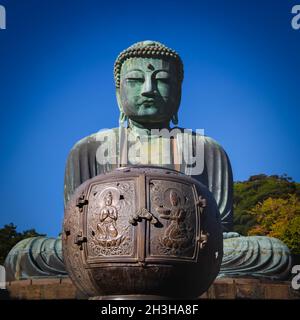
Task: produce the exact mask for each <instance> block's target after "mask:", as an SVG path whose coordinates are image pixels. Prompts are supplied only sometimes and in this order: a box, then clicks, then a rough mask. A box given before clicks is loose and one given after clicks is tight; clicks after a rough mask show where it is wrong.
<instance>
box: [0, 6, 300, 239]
mask: <svg viewBox="0 0 300 320" xmlns="http://www.w3.org/2000/svg"><path fill="white" fill-rule="evenodd" d="M296 3H297V1H288V0H270V1H267V0H265V1H263V0H260V1H253V0H251V1H250V0H249V1H243V0H240V1H233V0H224V1H221V0H219V1H212V0H205V1H201V0H198V1H188V0H185V1H177V0H176V1H175V0H172V1H162V0H160V1H156V0H153V1H138V2H135V1H93V0H85V1H84V0H69V1H67V0H51V1H50V0H9V1H5V0H0V4H2V5H5V7H6V11H7V29H6V30H0V110H1V116H0V121H1V123H0V131H1V139H0V144H1V145H0V147H1V148H0V150H1V157H0V177H1V183H0V194H1V209H0V210H1V215H0V227H1V226H2V225H3V224H6V223H10V222H13V223H15V224H16V225H17V226H18V229H19V230H25V229H28V228H36V230H38V231H39V232H43V233H47V234H48V235H50V236H56V235H57V234H58V233H59V232H60V229H61V224H62V219H63V178H64V166H65V162H66V158H67V155H68V152H69V150H70V148H71V147H72V146H73V144H74V143H75V142H76V141H77V140H79V139H80V138H82V137H84V136H86V135H88V134H91V133H93V132H96V131H98V130H99V129H100V128H111V127H115V126H117V125H118V108H117V104H116V99H115V88H114V82H113V76H112V69H113V63H114V60H115V58H116V56H117V55H118V53H119V52H120V51H121V50H123V49H124V48H126V47H128V46H129V45H131V44H132V43H134V42H137V41H141V40H146V39H150V40H157V41H160V42H163V43H165V44H166V45H167V46H170V47H171V48H173V49H175V50H176V51H178V52H179V53H180V55H181V57H182V59H183V61H184V65H185V79H184V84H183V97H182V103H181V111H180V114H179V125H180V126H182V127H186V128H191V129H196V128H204V129H205V133H206V134H207V135H208V136H211V137H213V138H214V139H216V140H217V141H219V142H220V143H221V145H223V147H224V148H225V150H226V151H227V153H228V155H229V157H230V159H231V161H232V166H233V172H234V179H235V180H246V179H248V177H249V176H250V175H253V174H258V173H266V174H282V173H287V174H288V175H289V176H291V177H293V178H294V179H295V180H296V181H300V170H299V159H300V142H299V137H300V128H299V120H300V105H299V104H300V87H299V74H300V30H298V31H296V30H293V29H292V27H291V23H290V21H291V19H292V14H291V8H292V6H293V5H294V4H296ZM298 3H299V4H300V1H298Z"/></svg>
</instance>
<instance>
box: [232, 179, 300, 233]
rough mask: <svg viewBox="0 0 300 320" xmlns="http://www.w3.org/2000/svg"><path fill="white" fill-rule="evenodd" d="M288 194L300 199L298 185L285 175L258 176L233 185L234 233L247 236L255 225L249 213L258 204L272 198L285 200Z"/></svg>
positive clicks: (299, 185) (299, 186)
mask: <svg viewBox="0 0 300 320" xmlns="http://www.w3.org/2000/svg"><path fill="white" fill-rule="evenodd" d="M289 194H295V195H297V197H298V198H300V184H299V183H296V182H294V181H293V180H292V178H290V177H288V176H287V175H286V174H284V175H281V176H279V175H272V176H267V175H265V174H258V175H255V176H251V177H250V178H249V179H248V180H247V181H242V182H241V181H238V182H235V184H234V231H236V232H238V233H240V234H242V235H247V234H248V231H249V230H250V229H251V228H252V227H253V226H254V225H255V224H256V220H255V217H254V216H253V215H252V214H251V213H250V211H251V209H252V208H254V207H255V206H256V205H257V204H258V203H260V202H263V201H264V200H266V199H268V198H269V197H272V198H273V199H278V198H281V199H286V198H287V197H288V195H289Z"/></svg>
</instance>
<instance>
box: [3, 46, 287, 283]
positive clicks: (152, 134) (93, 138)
mask: <svg viewBox="0 0 300 320" xmlns="http://www.w3.org/2000/svg"><path fill="white" fill-rule="evenodd" d="M183 76H184V72H183V63H182V60H181V58H180V57H179V55H178V54H177V53H176V52H175V51H174V50H172V49H170V48H167V47H166V46H165V45H163V44H161V43H159V42H155V41H142V42H138V43H136V44H134V45H132V46H130V47H129V48H127V49H126V50H124V51H122V52H121V53H120V54H119V56H118V58H117V59H116V62H115V66H114V78H115V84H116V96H117V102H118V106H119V109H120V126H119V127H118V128H113V129H108V130H103V131H99V132H97V133H95V134H91V135H89V136H87V137H85V138H83V139H82V140H80V141H79V142H77V143H76V144H75V145H74V147H73V148H72V150H71V151H70V153H69V156H68V160H67V164H66V171H65V182H64V200H65V206H67V204H68V202H69V200H70V198H71V197H72V195H73V194H74V192H75V190H76V189H77V188H78V187H80V186H81V185H82V184H83V183H85V182H86V181H88V180H89V179H91V178H94V177H97V176H99V175H101V174H106V173H110V172H112V171H113V170H115V169H116V168H121V167H126V166H132V165H134V166H143V165H148V166H151V165H154V166H159V167H164V168H169V169H174V170H177V171H178V172H181V173H183V174H184V175H186V176H188V177H192V178H194V179H196V180H197V181H199V182H200V183H202V184H203V185H205V186H206V187H207V188H208V189H209V191H210V192H211V193H212V194H213V196H214V199H215V200H216V203H217V207H218V210H219V212H220V217H221V222H222V227H223V232H224V234H223V235H224V257H223V262H222V266H221V272H220V276H255V277H265V278H271V279H285V278H286V277H287V276H288V273H289V270H290V265H291V257H290V253H289V250H288V248H287V247H286V246H285V245H284V244H283V243H282V242H281V241H279V240H277V239H273V238H268V237H241V236H240V235H238V234H236V233H234V232H231V231H232V227H233V177H232V170H231V165H230V161H229V158H228V156H227V154H226V152H225V151H224V149H223V148H222V147H221V146H220V145H219V144H218V143H217V142H216V141H214V140H213V139H212V138H209V137H207V136H204V135H203V134H199V133H198V132H194V131H191V130H186V129H184V128H180V127H178V126H177V125H178V115H177V112H178V109H179V105H180V100H181V84H182V81H183ZM171 123H173V125H174V126H173V127H171ZM165 146H167V147H165ZM165 150H167V152H164V151H165ZM171 199H173V200H171V203H173V205H172V208H169V209H170V210H171V211H172V215H169V216H168V219H169V220H170V219H171V216H172V217H173V218H174V222H173V224H170V226H171V227H169V228H170V233H171V232H173V231H174V232H173V233H172V234H174V237H180V231H179V229H178V228H177V227H178V226H177V225H176V219H181V220H184V212H179V211H178V209H176V205H177V201H179V200H178V199H176V196H175V194H173V197H171ZM175 200H176V201H175ZM110 202H111V197H110V198H109V199H108V200H107V203H110ZM107 206H109V205H107ZM105 210H106V211H105V212H106V213H105V214H108V213H109V214H110V215H111V217H110V218H109V220H110V226H105V228H106V229H105V228H104V229H105V230H106V231H105V232H104V233H105V234H106V235H109V237H110V238H111V239H114V238H115V236H116V228H115V227H114V221H115V220H114V217H115V214H114V212H113V211H114V209H113V208H106V209H105ZM176 210H177V211H176ZM107 212H108V213H107ZM173 218H172V219H173ZM172 221H173V220H172ZM103 223H104V220H103V221H102V222H99V229H98V232H100V230H102V237H103ZM176 228H177V229H178V230H177V229H176ZM181 228H183V225H181ZM175 231H176V232H175ZM99 237H100V235H99ZM52 241H56V240H52ZM166 241H167V240H166ZM27 242H28V240H27ZM27 242H26V245H25V247H26V248H27V249H26V248H25V247H24V246H22V245H21V244H19V245H17V246H16V247H15V248H14V249H12V251H11V252H10V254H9V255H8V257H7V260H6V268H7V270H8V272H7V274H8V275H9V278H10V280H12V279H16V278H22V277H23V278H26V277H30V276H34V270H33V269H30V272H28V271H26V268H27V267H26V266H28V265H29V264H30V265H31V266H32V265H38V264H37V263H36V262H34V261H31V262H30V263H29V262H26V263H25V262H24V261H25V260H26V259H27V260H32V259H35V260H36V258H34V257H36V256H37V255H38V253H37V254H32V252H30V250H32V247H30V244H28V245H27ZM24 244H25V243H24ZM20 245H21V247H22V250H23V251H22V252H21V250H20ZM56 245H57V244H56ZM49 246H50V244H49ZM24 249H26V250H27V251H28V252H27V251H26V250H25V251H26V252H27V258H24V259H20V255H22V254H24ZM50 255H51V254H50ZM55 255H58V256H59V257H60V258H61V252H60V251H59V253H58V251H56V252H55ZM27 260H26V261H27ZM19 261H23V264H22V265H20V263H19ZM18 263H19V265H18ZM50 265H51V261H50V260H49V268H48V267H44V270H45V272H44V274H47V272H48V275H57V274H64V271H63V270H62V268H61V264H60V265H59V268H57V269H55V267H54V268H51V266H50ZM27 269H28V268H27ZM16 270H17V271H18V272H17V271H16Z"/></svg>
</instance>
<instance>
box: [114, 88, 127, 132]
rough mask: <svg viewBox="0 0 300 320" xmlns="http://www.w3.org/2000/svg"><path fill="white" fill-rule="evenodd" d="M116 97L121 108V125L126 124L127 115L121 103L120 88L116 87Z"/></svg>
mask: <svg viewBox="0 0 300 320" xmlns="http://www.w3.org/2000/svg"><path fill="white" fill-rule="evenodd" d="M116 97H117V102H118V106H119V110H120V117H119V125H120V126H124V122H125V121H126V120H127V116H126V115H125V113H124V111H123V107H122V103H121V95H120V88H117V89H116Z"/></svg>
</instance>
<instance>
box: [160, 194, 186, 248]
mask: <svg viewBox="0 0 300 320" xmlns="http://www.w3.org/2000/svg"><path fill="white" fill-rule="evenodd" d="M170 204H171V207H170V209H164V208H158V211H159V212H160V213H161V214H160V218H162V219H166V220H169V221H170V224H169V225H168V226H167V228H166V230H165V232H164V237H163V239H162V243H163V244H164V245H166V246H167V247H170V248H173V247H174V248H175V249H177V248H178V247H182V246H184V244H186V243H187V242H188V240H189V238H188V233H187V228H186V225H185V222H184V220H185V217H186V211H185V210H184V209H183V208H181V205H180V198H179V196H178V195H177V193H176V191H174V190H172V191H171V192H170Z"/></svg>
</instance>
